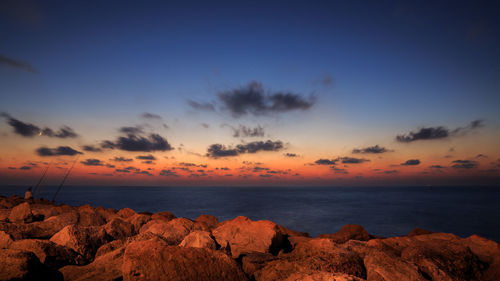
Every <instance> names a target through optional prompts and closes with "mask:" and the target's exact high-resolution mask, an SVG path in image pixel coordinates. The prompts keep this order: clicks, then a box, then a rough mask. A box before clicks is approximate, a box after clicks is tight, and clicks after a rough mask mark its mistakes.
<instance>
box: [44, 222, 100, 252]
mask: <svg viewBox="0 0 500 281" xmlns="http://www.w3.org/2000/svg"><path fill="white" fill-rule="evenodd" d="M50 241H52V242H54V243H56V244H58V245H61V246H65V247H68V248H71V249H73V250H74V251H76V252H77V253H79V254H81V255H82V256H83V257H85V258H86V259H87V260H92V259H93V258H94V255H95V253H96V252H97V249H99V247H100V246H102V245H104V244H106V243H107V242H108V236H107V235H106V233H105V231H104V229H102V228H100V227H93V226H91V227H82V226H78V225H68V226H66V227H65V228H63V229H62V230H61V231H59V232H58V233H56V234H54V236H52V238H50Z"/></svg>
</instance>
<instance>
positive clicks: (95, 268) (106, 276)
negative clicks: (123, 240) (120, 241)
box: [59, 247, 125, 281]
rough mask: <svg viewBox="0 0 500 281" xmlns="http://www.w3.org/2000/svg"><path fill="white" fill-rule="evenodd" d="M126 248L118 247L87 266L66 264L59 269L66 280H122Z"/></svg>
mask: <svg viewBox="0 0 500 281" xmlns="http://www.w3.org/2000/svg"><path fill="white" fill-rule="evenodd" d="M124 250H125V248H123V247H122V248H118V249H116V250H114V251H111V252H108V253H106V254H104V255H101V256H99V257H96V259H95V260H94V261H93V262H92V263H90V264H88V265H85V266H74V265H69V266H65V267H63V268H61V269H59V271H60V272H61V273H62V275H63V276H64V280H65V281H86V280H94V281H112V280H116V281H118V280H122V264H123V252H124Z"/></svg>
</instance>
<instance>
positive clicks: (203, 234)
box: [179, 230, 217, 250]
mask: <svg viewBox="0 0 500 281" xmlns="http://www.w3.org/2000/svg"><path fill="white" fill-rule="evenodd" d="M179 246H182V247H193V248H207V249H212V250H215V249H216V248H217V245H216V243H215V241H214V239H213V238H212V236H211V235H210V232H207V231H201V230H196V231H193V232H191V233H189V234H188V235H187V236H186V237H184V240H182V242H181V243H180V244H179Z"/></svg>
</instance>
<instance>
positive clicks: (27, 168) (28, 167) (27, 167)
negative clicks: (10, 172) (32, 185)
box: [19, 166, 31, 170]
mask: <svg viewBox="0 0 500 281" xmlns="http://www.w3.org/2000/svg"><path fill="white" fill-rule="evenodd" d="M19 170H31V167H30V166H22V167H21V168H19Z"/></svg>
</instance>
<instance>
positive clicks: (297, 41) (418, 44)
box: [0, 0, 500, 186]
mask: <svg viewBox="0 0 500 281" xmlns="http://www.w3.org/2000/svg"><path fill="white" fill-rule="evenodd" d="M498 14H500V4H498V2H497V1H408V2H405V1H376V2H375V1H146V2H144V1H50V0H49V1H43V2H42V1H11V0H7V1H2V2H1V3H0V36H1V38H2V40H0V140H1V141H0V143H1V146H0V185H35V184H36V183H37V182H38V181H39V180H40V178H41V176H42V174H43V173H44V172H45V171H46V170H47V173H46V174H47V176H46V177H45V178H44V179H43V182H42V184H59V183H60V182H61V181H62V179H63V177H64V175H65V174H66V173H67V171H68V170H69V169H70V167H72V166H74V167H73V169H72V170H71V173H70V174H69V177H68V179H67V184H68V185H144V186H148V185H152V186H414V185H416V186H424V185H425V186H427V185H498V184H499V183H500V145H499V144H500V110H499V109H500V48H498V46H500V20H499V19H498Z"/></svg>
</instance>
